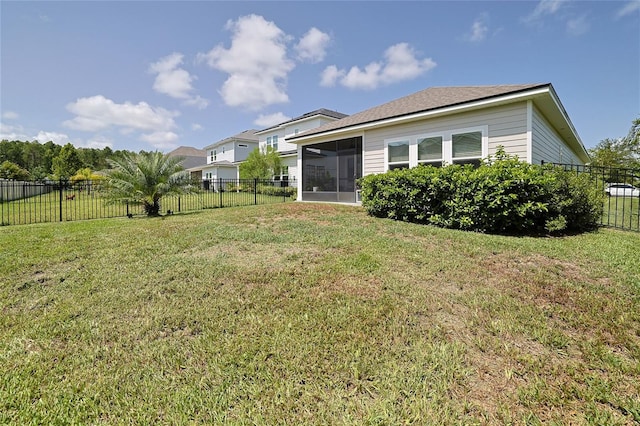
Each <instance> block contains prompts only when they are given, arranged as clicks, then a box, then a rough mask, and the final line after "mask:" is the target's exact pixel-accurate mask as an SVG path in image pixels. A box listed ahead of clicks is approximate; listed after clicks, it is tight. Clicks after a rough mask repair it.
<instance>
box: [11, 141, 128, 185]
mask: <svg viewBox="0 0 640 426" xmlns="http://www.w3.org/2000/svg"><path fill="white" fill-rule="evenodd" d="M124 154H131V152H130V151H126V150H116V151H114V150H112V149H111V148H109V147H105V148H103V149H97V148H76V147H75V146H73V145H72V144H70V143H67V144H66V145H64V146H62V145H58V144H56V143H54V142H52V141H49V142H46V143H43V144H41V143H39V142H37V141H33V142H28V141H17V140H16V141H9V140H2V141H0V178H2V179H18V180H43V179H69V178H70V177H72V176H74V175H76V174H77V173H78V172H79V171H80V170H83V169H90V170H92V171H102V170H107V169H109V168H110V165H109V160H112V159H117V158H122V157H123V155H124ZM85 173H86V171H85Z"/></svg>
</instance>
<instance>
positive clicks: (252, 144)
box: [189, 129, 258, 190]
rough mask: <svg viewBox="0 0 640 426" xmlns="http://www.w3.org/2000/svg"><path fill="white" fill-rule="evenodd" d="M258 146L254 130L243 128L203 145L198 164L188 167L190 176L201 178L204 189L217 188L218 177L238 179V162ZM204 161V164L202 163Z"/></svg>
mask: <svg viewBox="0 0 640 426" xmlns="http://www.w3.org/2000/svg"><path fill="white" fill-rule="evenodd" d="M257 146H258V136H257V135H256V130H253V129H251V130H245V131H244V132H241V133H238V134H237V135H234V136H230V137H228V138H225V139H222V140H220V141H218V142H215V143H212V144H211V145H207V146H205V147H204V149H203V151H204V154H205V155H204V157H202V158H201V162H200V165H199V166H196V167H192V168H190V169H189V171H190V172H191V176H192V177H194V178H196V177H198V176H199V177H200V179H202V186H203V188H204V189H212V190H217V189H218V187H217V185H218V182H219V179H224V180H227V179H239V177H240V170H239V168H238V166H239V164H240V163H241V162H243V161H244V160H246V159H247V156H248V155H249V153H250V152H251V151H253V150H254V149H255V148H256V147H257ZM204 161H206V164H202V163H203V162H204Z"/></svg>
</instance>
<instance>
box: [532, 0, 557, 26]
mask: <svg viewBox="0 0 640 426" xmlns="http://www.w3.org/2000/svg"><path fill="white" fill-rule="evenodd" d="M565 1H566V0H541V1H540V3H538V4H537V5H536V8H535V9H534V10H533V12H531V13H530V14H529V15H527V16H526V17H525V18H524V21H525V22H528V23H532V22H535V21H538V20H539V19H542V18H543V17H544V16H547V15H553V14H555V13H556V12H557V11H558V10H559V9H560V7H561V6H562V4H563V3H564V2H565Z"/></svg>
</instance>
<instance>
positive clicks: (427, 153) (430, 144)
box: [418, 136, 442, 161]
mask: <svg viewBox="0 0 640 426" xmlns="http://www.w3.org/2000/svg"><path fill="white" fill-rule="evenodd" d="M441 159H442V136H435V137H432V138H424V139H418V161H429V160H441Z"/></svg>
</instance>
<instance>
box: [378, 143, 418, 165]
mask: <svg viewBox="0 0 640 426" xmlns="http://www.w3.org/2000/svg"><path fill="white" fill-rule="evenodd" d="M398 142H406V143H407V144H408V145H409V160H408V161H394V162H392V163H389V145H391V144H392V143H398ZM412 145H415V137H404V138H393V139H385V141H384V169H385V171H388V170H390V168H389V166H395V165H401V164H407V166H408V167H413V166H412V164H414V165H415V158H412V152H413V151H414V150H413V149H412V148H411V147H412ZM413 154H414V155H415V156H417V155H418V154H417V152H415V153H413Z"/></svg>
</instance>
